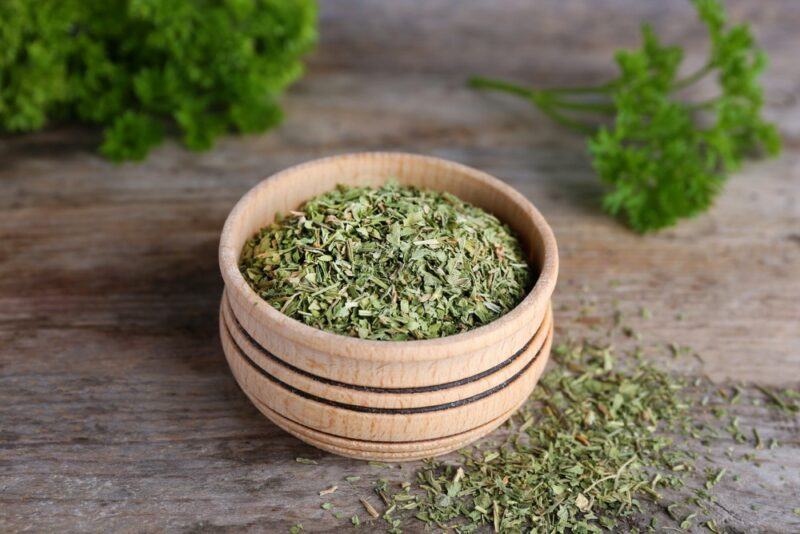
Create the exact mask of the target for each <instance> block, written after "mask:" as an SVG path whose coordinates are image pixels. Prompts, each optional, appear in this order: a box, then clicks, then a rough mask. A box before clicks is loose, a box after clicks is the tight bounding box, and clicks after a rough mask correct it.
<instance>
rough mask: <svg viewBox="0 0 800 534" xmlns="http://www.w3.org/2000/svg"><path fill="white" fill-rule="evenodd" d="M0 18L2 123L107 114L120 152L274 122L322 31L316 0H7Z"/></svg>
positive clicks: (39, 123)
mask: <svg viewBox="0 0 800 534" xmlns="http://www.w3.org/2000/svg"><path fill="white" fill-rule="evenodd" d="M0 21H2V23H0V131H7V132H25V131H33V130H38V129H40V128H42V127H44V126H45V125H46V123H47V122H48V121H51V120H65V119H66V120H78V121H82V122H88V123H93V124H99V125H102V126H103V127H104V128H105V131H104V142H103V144H102V146H101V147H100V151H101V152H102V153H103V154H104V155H106V156H107V157H109V158H111V159H114V160H125V159H142V158H144V157H145V156H146V155H147V152H148V151H149V150H150V149H151V148H152V147H153V146H155V145H157V144H158V143H159V142H161V140H162V139H163V136H164V132H165V130H167V129H169V128H170V127H172V126H177V128H178V129H179V130H180V131H181V132H182V135H183V142H184V144H185V145H186V146H187V147H188V148H190V149H192V150H205V149H208V148H210V147H211V146H212V144H213V143H214V140H215V139H216V138H217V137H218V136H220V135H222V134H224V133H226V132H228V131H240V132H244V133H251V132H261V131H264V130H266V129H268V128H270V127H272V126H274V125H275V124H277V122H279V121H280V118H281V113H280V108H279V106H278V103H277V100H276V99H277V97H278V96H279V95H280V93H281V91H282V90H283V89H284V88H285V87H286V86H287V85H288V84H289V83H291V82H292V81H294V80H295V79H297V78H298V77H299V76H300V74H301V73H302V64H301V62H300V58H301V57H302V55H303V54H304V53H305V52H306V51H308V49H309V48H310V47H311V45H312V44H313V43H314V41H315V40H316V3H315V2H314V1H313V0H202V1H198V2H174V1H171V0H110V1H107V2H83V1H81V0H39V1H36V2H34V1H31V0H3V1H2V2H0Z"/></svg>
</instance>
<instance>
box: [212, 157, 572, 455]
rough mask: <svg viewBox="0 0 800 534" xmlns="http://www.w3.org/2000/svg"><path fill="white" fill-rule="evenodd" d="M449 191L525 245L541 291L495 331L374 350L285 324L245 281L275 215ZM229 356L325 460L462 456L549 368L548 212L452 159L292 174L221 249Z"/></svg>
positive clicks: (229, 224)
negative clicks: (311, 204) (338, 195)
mask: <svg viewBox="0 0 800 534" xmlns="http://www.w3.org/2000/svg"><path fill="white" fill-rule="evenodd" d="M389 179H395V180H397V181H399V182H400V183H401V184H404V185H415V186H419V187H423V188H427V189H433V190H439V191H448V192H450V193H452V194H454V195H456V196H458V197H459V198H461V199H463V200H465V201H467V202H470V203H472V204H474V205H477V206H480V207H482V208H483V209H485V210H487V211H489V212H491V213H494V214H495V215H496V216H498V217H499V218H500V219H501V220H503V221H504V222H506V223H507V224H508V225H509V226H511V227H512V229H513V230H514V231H515V232H516V233H517V235H518V237H519V238H520V240H521V242H522V245H523V247H524V248H525V250H526V252H527V254H528V261H529V263H530V264H531V265H532V266H533V267H534V269H536V270H537V271H538V279H537V281H536V283H535V285H534V287H533V288H532V289H531V291H530V293H529V294H528V295H527V296H526V297H525V299H524V300H523V301H522V302H521V303H520V304H519V305H518V306H517V307H516V308H514V309H513V310H511V311H510V312H509V313H507V314H506V315H504V316H503V317H501V318H499V319H498V320H496V321H494V322H492V323H490V324H488V325H485V326H482V327H480V328H476V329H474V330H471V331H469V332H466V333H463V334H458V335H454V336H448V337H444V338H438V339H432V340H423V341H371V340H363V339H358V338H352V337H347V336H341V335H337V334H332V333H329V332H324V331H322V330H318V329H316V328H312V327H310V326H307V325H305V324H303V323H301V322H299V321H297V320H295V319H292V318H290V317H288V316H285V315H283V314H282V313H280V312H279V311H278V310H276V309H275V308H273V307H272V306H271V305H270V304H268V303H267V302H266V301H264V300H263V299H261V298H260V297H259V296H258V295H257V294H256V293H255V292H254V291H253V290H252V289H251V288H250V286H249V285H248V284H247V283H246V281H245V280H244V278H243V277H242V275H241V274H240V272H239V268H238V260H239V255H240V253H241V249H242V246H243V245H244V243H245V241H246V240H247V239H249V238H250V237H252V236H253V234H255V233H256V232H257V231H258V230H259V229H260V228H262V227H263V226H266V225H267V224H269V223H271V222H272V221H273V220H274V219H275V216H276V214H277V213H286V212H288V211H289V210H293V209H297V208H298V207H299V206H300V205H301V204H302V203H303V202H304V201H306V200H308V199H310V198H312V197H314V196H317V195H319V194H321V193H324V192H327V191H330V190H332V189H333V188H335V187H336V185H338V184H347V185H370V186H379V185H382V184H383V183H385V182H386V181H388V180H389ZM219 260H220V268H221V271H222V276H223V279H224V280H225V288H226V289H225V294H224V295H223V302H222V306H221V310H220V331H221V335H222V341H223V348H224V350H225V354H226V357H227V359H228V362H229V364H230V366H231V369H232V371H233V373H234V376H235V377H236V379H237V381H238V382H239V384H240V386H241V387H242V389H243V390H244V391H245V393H247V395H248V396H249V397H250V398H251V400H253V402H254V403H255V404H256V406H258V407H259V409H260V410H261V411H262V412H263V413H265V415H267V417H269V418H270V419H271V420H273V421H274V422H275V423H276V424H278V425H279V426H281V427H282V428H285V429H286V430H287V431H289V432H291V433H293V434H295V435H297V436H298V437H300V438H301V439H304V440H305V441H308V442H309V443H313V444H314V445H317V446H319V447H321V448H325V449H327V450H331V451H333V452H337V453H339V454H344V455H347V456H354V457H360V458H378V457H381V458H386V457H387V455H390V456H391V455H395V456H393V457H394V458H395V459H398V460H402V459H413V458H417V457H419V455H420V454H423V452H424V453H430V454H439V453H443V452H447V451H449V450H452V449H454V448H458V447H461V446H463V445H465V444H466V443H467V442H469V441H470V440H472V439H476V438H477V437H480V435H483V434H484V433H486V432H489V431H491V429H493V428H495V427H496V426H497V425H499V424H500V423H502V421H503V420H505V419H506V418H507V417H508V416H510V414H511V413H512V412H513V410H514V409H515V408H516V407H517V406H518V405H519V404H520V403H521V402H523V401H524V399H525V398H527V396H528V395H529V394H530V391H531V390H532V388H533V386H534V385H535V383H536V381H537V380H538V377H539V375H540V374H541V371H542V369H543V367H544V364H545V363H546V360H547V356H548V354H549V349H550V343H551V338H552V335H551V332H552V316H551V312H550V297H551V295H552V292H553V289H554V287H555V283H556V277H557V274H558V252H557V248H556V242H555V238H554V237H553V234H552V231H551V230H550V227H549V226H548V225H547V223H546V222H545V220H544V218H543V217H542V216H541V214H540V213H539V212H538V211H537V210H536V208H534V207H533V206H532V205H531V204H530V202H528V201H527V199H525V197H523V196H522V195H520V194H519V193H517V192H516V191H515V190H514V189H512V188H511V187H509V186H507V185H506V184H504V183H503V182H500V181H499V180H497V179H495V178H492V177H491V176H489V175H487V174H485V173H482V172H480V171H477V170H475V169H471V168H469V167H465V166H463V165H459V164H457V163H452V162H448V161H445V160H441V159H437V158H430V157H424V156H414V155H409V154H395V153H366V154H352V155H344V156H335V157H331V158H326V159H321V160H316V161H312V162H309V163H306V164H303V165H298V166H296V167H292V168H290V169H288V170H285V171H283V172H280V173H278V174H275V175H274V176H272V177H270V178H268V179H266V180H264V181H262V182H261V183H259V184H258V185H256V186H255V187H254V188H253V189H251V190H250V191H249V192H248V193H247V194H245V196H244V197H242V199H241V200H240V201H239V202H238V203H237V204H236V206H235V207H234V209H233V211H231V213H230V215H229V216H228V219H227V221H226V222H225V227H224V229H223V231H222V237H221V240H220V252H219Z"/></svg>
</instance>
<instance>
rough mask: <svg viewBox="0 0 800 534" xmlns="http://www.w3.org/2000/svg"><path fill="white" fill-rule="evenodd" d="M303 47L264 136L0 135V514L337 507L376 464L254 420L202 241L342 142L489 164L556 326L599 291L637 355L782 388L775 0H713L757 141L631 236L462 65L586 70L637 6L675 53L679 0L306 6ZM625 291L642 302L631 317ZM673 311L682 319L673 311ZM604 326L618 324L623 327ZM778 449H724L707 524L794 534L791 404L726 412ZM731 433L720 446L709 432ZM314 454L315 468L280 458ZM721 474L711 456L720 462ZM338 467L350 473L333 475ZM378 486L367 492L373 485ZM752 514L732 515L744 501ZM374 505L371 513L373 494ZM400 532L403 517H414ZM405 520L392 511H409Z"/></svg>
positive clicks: (789, 372) (795, 239) (105, 524)
mask: <svg viewBox="0 0 800 534" xmlns="http://www.w3.org/2000/svg"><path fill="white" fill-rule="evenodd" d="M322 7H323V14H322V36H323V39H322V44H321V46H320V48H319V50H318V52H317V53H316V54H315V55H314V57H313V58H312V59H311V61H310V66H309V73H308V76H307V77H306V78H304V79H303V81H302V82H300V83H299V84H298V85H297V86H296V87H295V88H294V89H293V91H292V92H291V94H290V95H289V96H288V97H287V98H286V112H287V121H286V123H285V124H284V125H283V126H281V127H280V128H279V129H278V130H276V131H275V132H273V133H271V134H269V135H264V136H256V137H238V138H233V137H232V138H229V139H225V140H223V141H222V142H221V143H220V144H219V146H218V147H217V149H216V150H214V151H213V152H210V153H205V154H199V155H198V154H190V153H187V152H185V151H183V150H182V149H180V148H179V147H177V146H176V145H175V143H171V144H168V145H166V146H165V147H162V148H160V149H158V150H157V151H156V152H155V153H154V154H153V156H152V157H151V158H150V159H149V160H148V161H147V162H145V163H143V164H126V165H121V166H115V165H112V164H110V163H108V162H105V161H103V160H102V159H99V158H98V157H96V156H95V155H94V154H93V148H94V146H95V144H96V142H97V133H96V132H92V131H88V130H86V129H81V128H60V129H55V130H51V131H48V132H44V133H41V134H36V135H29V136H23V137H15V138H5V139H2V140H0V406H2V409H1V410H0V488H1V489H0V530H3V531H17V530H34V531H48V530H56V529H59V530H68V531H78V530H93V531H111V530H120V531H142V530H145V531H155V530H165V529H168V530H195V531H203V530H213V529H217V528H220V529H231V530H241V529H249V530H263V531H276V530H277V531H281V530H286V529H287V528H288V526H290V525H291V524H293V523H295V522H302V523H303V524H304V525H305V526H306V528H307V530H310V531H316V532H333V531H335V530H340V529H341V528H342V527H343V526H346V525H347V524H348V523H347V519H344V520H337V519H335V518H334V517H333V516H332V515H331V514H330V513H329V512H326V511H324V510H321V509H320V508H319V505H320V503H321V502H323V499H320V498H319V497H318V496H317V491H319V490H320V489H323V488H325V487H328V486H330V485H333V484H338V485H339V488H340V489H339V490H338V491H337V492H336V493H335V494H333V495H331V496H329V497H327V498H326V500H328V501H330V502H332V503H334V504H335V505H336V509H337V510H340V511H342V512H343V513H345V514H346V515H347V517H349V516H350V515H352V514H353V513H359V514H360V515H361V516H362V519H364V518H366V514H365V513H364V511H363V509H362V508H361V505H360V504H359V503H358V497H359V496H364V497H367V498H373V497H372V496H371V484H372V482H374V480H375V479H376V478H377V477H379V476H384V477H387V478H391V479H393V480H401V479H407V478H408V477H409V476H411V475H410V474H411V473H412V472H413V470H414V469H415V468H416V467H417V466H416V465H414V464H410V465H405V466H402V467H401V468H397V467H395V468H393V469H390V470H385V469H381V468H377V467H372V466H369V465H367V464H365V463H363V462H355V461H351V460H346V459H343V458H337V457H334V456H330V455H327V454H323V453H321V452H318V451H316V450H315V449H313V448H311V447H309V446H306V445H303V444H302V443H300V442H298V441H297V440H295V439H294V438H291V437H289V436H288V435H286V434H285V433H283V432H282V431H280V430H279V429H277V428H276V427H275V426H273V425H271V424H270V423H268V422H267V421H266V420H264V419H263V418H262V417H261V416H260V415H259V414H258V412H257V411H256V410H255V408H253V407H252V406H251V405H250V404H249V402H248V401H247V400H246V398H245V397H244V395H243V394H242V393H241V392H239V391H238V389H237V388H236V385H235V383H234V381H233V379H232V378H231V376H230V373H229V372H228V370H227V368H226V366H225V364H224V359H223V357H222V352H221V349H220V347H219V340H218V339H217V335H216V331H217V328H216V314H217V304H218V301H219V294H220V291H221V288H222V284H221V281H220V278H219V274H218V271H217V266H216V245H217V239H218V235H219V230H220V228H221V225H222V221H223V220H224V217H225V215H226V213H227V211H228V210H229V209H230V207H231V206H232V205H233V203H234V202H235V201H236V199H237V198H238V197H239V196H240V195H241V194H242V193H243V192H244V191H245V190H246V189H247V188H248V187H249V186H251V185H252V184H253V183H255V182H256V181H257V179H258V178H259V177H261V176H264V175H267V174H270V173H272V172H274V171H276V170H279V169H281V168H284V167H286V166H288V165H291V164H294V163H297V162H300V161H304V160H307V159H311V158H314V157H318V156H322V155H327V154H332V153H340V152H346V151H354V150H365V149H397V150H407V151H415V152H422V153H427V154H433V155H438V156H442V157H447V158H451V159H455V160H457V161H461V162H463V163H466V164H468V165H473V166H475V167H478V168H481V169H484V170H486V171H488V172H490V173H493V174H495V175H496V176H498V177H500V178H502V179H504V180H506V181H508V182H509V183H511V184H512V185H514V186H515V187H517V188H518V189H519V190H521V191H522V192H523V193H524V194H526V195H527V196H528V197H529V198H531V199H532V200H533V201H534V203H536V204H537V206H539V207H540V209H541V210H542V211H543V212H544V214H545V215H546V216H547V217H548V219H549V220H550V221H551V224H552V225H553V227H554V230H555V232H556V235H557V237H558V239H559V244H560V250H561V257H562V274H561V278H560V286H559V288H558V290H557V294H556V304H557V309H556V323H557V324H558V325H559V332H560V335H561V336H567V335H573V336H578V335H582V334H583V333H589V334H591V333H592V327H593V325H596V324H598V323H599V322H601V321H603V320H605V318H607V317H608V315H609V313H610V311H611V310H612V309H613V308H614V306H615V305H616V304H615V301H619V306H620V307H622V308H624V309H626V311H628V312H630V313H629V315H631V316H632V317H634V318H631V319H630V322H631V324H632V326H634V327H635V328H637V330H639V331H640V332H641V333H642V334H643V335H644V336H645V341H647V342H649V343H652V344H653V345H656V346H662V345H664V344H665V343H667V342H671V341H678V342H680V343H682V344H687V345H691V346H693V347H694V348H696V349H697V350H698V351H699V352H700V354H701V355H702V358H703V360H702V362H700V361H698V360H696V359H693V358H690V359H682V358H679V359H674V360H673V359H671V358H668V357H667V356H666V350H655V349H654V350H652V351H651V352H650V357H652V358H654V359H658V360H660V361H661V362H662V363H663V364H664V365H667V366H670V367H672V368H674V369H675V370H677V371H681V372H688V373H691V374H698V375H699V374H708V375H710V376H711V377H712V378H713V379H715V380H716V381H718V382H720V383H730V382H733V381H738V380H744V381H748V382H752V381H756V382H759V383H764V384H775V385H782V386H797V384H798V376H800V304H798V303H800V150H799V148H800V141H798V139H800V103H798V101H797V95H798V94H800V63H798V62H797V57H796V56H797V50H798V48H799V46H798V45H800V41H798V38H797V28H798V27H799V26H800V4H797V3H796V2H792V1H790V0H782V1H773V2H769V3H764V2H759V3H755V2H744V1H738V2H734V3H733V5H732V10H731V11H732V14H733V17H734V18H736V19H738V20H744V19H748V20H751V21H752V22H753V25H754V28H755V30H756V32H757V34H758V35H759V37H760V39H761V41H762V43H763V44H764V45H765V46H766V48H767V49H768V51H769V52H770V56H771V64H772V67H771V70H770V71H769V73H768V75H767V79H766V86H767V100H768V104H769V114H770V116H771V117H772V118H774V119H775V120H777V121H778V123H779V124H780V128H781V131H782V132H783V134H784V137H785V144H786V150H785V154H784V156H783V157H782V158H780V159H778V160H775V161H770V162H765V163H757V164H753V165H748V166H747V167H746V168H745V169H744V170H743V171H742V172H740V173H739V174H737V175H736V176H735V177H733V178H732V180H731V181H730V183H729V184H728V185H727V187H726V190H725V192H724V194H723V195H722V196H721V198H720V199H719V201H718V203H717V205H716V206H715V208H714V209H713V210H712V211H711V212H710V213H708V214H706V215H703V216H702V217H699V218H697V219H696V220H693V221H688V222H685V223H682V224H681V225H680V226H679V227H677V228H675V229H672V230H668V231H666V232H664V233H661V234H658V235H655V236H648V237H638V236H636V235H633V234H631V233H630V232H628V231H627V230H625V229H624V228H623V227H621V226H620V225H619V224H617V223H616V222H614V221H613V220H611V219H609V218H608V217H607V216H606V215H604V214H603V213H602V212H601V211H600V210H599V208H598V201H597V200H598V196H599V194H600V192H601V190H600V187H599V185H598V183H597V179H596V177H595V176H594V175H593V173H592V171H591V168H590V165H589V160H588V158H587V156H586V155H585V150H584V145H583V142H582V140H580V139H579V138H577V137H574V136H572V135H571V134H569V133H566V132H564V131H563V130H561V129H560V128H559V127H557V126H555V125H551V124H550V123H548V122H547V121H546V120H545V119H544V118H542V117H541V116H540V115H538V114H536V113H535V112H534V111H533V110H531V109H530V108H529V107H527V106H526V105H525V104H524V103H521V102H515V101H513V100H511V99H508V98H503V97H497V96H493V95H483V94H478V93H474V92H472V91H469V90H468V89H466V88H464V86H463V80H464V79H465V78H466V76H468V75H469V74H472V73H482V74H489V75H497V76H510V77H516V78H519V79H521V80H535V81H536V82H537V83H541V84H542V85H562V84H569V83H578V82H587V81H588V82H591V81H599V80H602V79H603V78H604V77H606V76H609V75H611V74H612V73H613V67H612V65H611V63H610V58H611V55H612V53H613V50H614V49H615V48H617V47H619V46H627V45H632V44H635V43H636V42H637V39H638V37H637V31H638V30H637V26H638V22H639V20H641V19H643V18H650V19H652V20H654V22H655V25H656V27H657V29H658V30H659V32H662V33H663V34H664V35H665V37H666V38H668V39H669V40H670V41H675V42H681V43H686V44H687V46H688V51H689V61H690V62H691V63H693V64H698V63H699V62H700V61H701V59H700V58H701V57H702V52H703V46H704V44H703V43H704V39H703V36H702V32H701V31H700V27H699V26H698V25H697V23H696V22H695V21H694V16H693V14H692V12H691V9H690V8H689V6H688V5H687V4H686V3H685V2H683V1H682V0H669V1H662V2H640V1H637V0H602V2H600V1H599V0H598V1H597V2H592V3H591V4H590V3H586V2H558V1H555V0H548V1H541V2H535V3H534V2H523V1H521V0H514V1H504V2H502V3H497V2H490V1H475V2H460V1H456V0H435V1H433V2H411V1H399V2H391V3H375V2H369V1H366V0H361V1H357V0H348V1H339V2H326V3H323V6H322ZM640 305H647V306H648V307H649V308H650V309H651V310H652V312H653V315H654V317H653V318H652V319H651V320H649V321H644V320H642V319H636V318H635V315H636V311H637V310H638V307H639V306H640ZM678 312H680V313H682V314H683V316H684V318H683V319H682V320H679V319H677V317H676V315H677V313H678ZM616 341H617V342H619V343H621V344H624V343H630V341H628V340H625V339H617V340H616ZM737 410H739V412H740V415H741V417H742V425H743V426H745V427H748V428H749V427H750V426H757V427H758V429H759V432H760V433H761V435H762V437H763V438H764V439H767V440H768V439H769V438H771V437H775V438H777V439H779V441H780V442H781V443H782V446H781V447H780V448H778V449H776V450H772V451H762V452H760V453H759V454H758V456H759V458H761V459H763V463H762V464H761V466H760V467H755V466H753V465H751V464H749V463H744V464H742V463H741V462H739V463H737V464H736V466H735V469H736V470H737V472H739V474H740V475H741V479H740V480H739V481H738V482H733V481H725V482H723V483H722V484H721V485H720V488H719V489H718V497H719V509H718V510H717V513H718V516H717V518H718V522H719V523H720V524H721V525H725V526H726V527H727V528H730V529H732V530H738V531H742V532H747V531H773V532H793V531H794V532H796V531H798V530H800V522H799V521H800V518H798V517H797V516H794V515H793V514H792V513H791V510H792V509H793V508H795V507H798V506H800V502H798V501H797V499H796V495H797V492H798V490H800V454H798V452H799V451H800V428H799V427H798V421H797V419H792V418H788V417H778V416H776V415H775V414H774V413H773V412H770V411H767V410H765V409H764V408H763V407H751V406H742V407H739V408H737ZM729 446H735V447H736V451H737V456H739V455H740V454H741V453H742V452H743V451H745V450H748V449H747V448H748V447H751V446H750V445H734V444H733V443H732V442H729V441H726V440H722V441H720V442H719V443H717V444H715V445H714V446H713V448H712V450H711V452H710V454H711V455H712V456H715V457H718V458H723V457H724V452H725V450H726V448H727V447H729ZM297 456H304V457H310V458H316V459H318V460H319V461H320V464H319V465H318V466H307V465H301V464H297V463H295V462H294V458H295V457H297ZM731 467H732V469H733V468H734V466H731ZM346 475H361V476H362V477H363V478H362V480H361V481H359V482H358V483H355V484H353V485H350V484H348V483H346V482H344V481H343V477H344V476H346ZM373 502H374V504H375V505H376V506H378V504H379V503H378V502H377V500H374V501H373ZM753 504H754V505H756V506H757V507H758V509H757V510H752V509H751V505H753ZM379 508H380V507H379ZM417 527H418V526H417ZM412 530H418V528H417V529H412Z"/></svg>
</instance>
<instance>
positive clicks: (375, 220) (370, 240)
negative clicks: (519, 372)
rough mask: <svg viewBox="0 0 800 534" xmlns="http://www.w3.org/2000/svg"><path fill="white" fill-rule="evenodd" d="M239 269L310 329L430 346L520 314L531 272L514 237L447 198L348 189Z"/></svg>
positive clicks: (283, 224) (307, 209) (246, 257)
mask: <svg viewBox="0 0 800 534" xmlns="http://www.w3.org/2000/svg"><path fill="white" fill-rule="evenodd" d="M239 267H240V270H241V272H242V274H243V276H244V277H245V279H246V280H247V282H248V283H249V284H250V286H251V287H252V288H253V289H254V290H255V291H256V292H257V293H258V294H259V295H260V296H261V297H262V298H263V299H265V300H266V301H267V302H269V303H270V304H271V305H272V306H274V307H275V308H277V309H278V310H280V311H281V312H283V313H285V314H286V315H288V316H290V317H293V318H295V319H298V320H300V321H302V322H304V323H306V324H307V325H310V326H313V327H316V328H320V329H322V330H327V331H330V332H334V333H337V334H343V335H347V336H355V337H360V338H366V339H379V340H407V339H429V338H436V337H442V336H448V335H452V334H457V333H460V332H464V331H467V330H470V329H473V328H476V327H478V326H481V325H484V324H487V323H489V322H491V321H493V320H495V319H497V318H498V317H500V316H502V315H503V314H505V313H506V312H508V311H509V310H511V309H512V308H513V307H514V306H516V305H517V304H518V303H519V302H520V301H521V300H522V299H523V298H524V297H525V294H526V293H527V291H528V290H529V288H530V286H531V284H532V282H533V274H532V272H531V269H530V267H529V266H528V264H527V263H526V261H525V255H524V253H523V251H522V249H521V247H520V245H519V243H518V241H517V240H516V238H515V237H514V236H513V235H512V233H511V231H510V229H509V228H508V227H507V226H506V225H504V224H503V223H501V222H500V221H499V220H498V219H497V218H496V217H495V216H493V215H490V214H488V213H486V212H485V211H483V210H481V209H480V208H477V207H475V206H472V205H470V204H467V203H466V202H463V201H462V200H460V199H458V198H457V197H455V196H453V195H451V194H448V193H439V192H434V191H427V190H421V189H417V188H413V187H404V186H400V185H398V184H397V183H389V184H387V185H385V186H383V187H381V188H378V189H372V188H365V187H344V186H340V187H338V188H337V189H336V190H334V191H331V192H329V193H326V194H324V195H321V196H318V197H316V198H314V199H312V200H310V201H308V202H307V203H306V204H305V205H304V206H302V207H301V208H300V210H298V211H292V212H290V213H289V215H288V216H287V217H286V218H281V219H279V220H277V221H276V222H275V223H273V224H271V225H269V226H268V227H266V228H263V229H262V230H261V231H260V232H259V233H258V234H257V235H255V236H254V237H253V238H252V239H250V240H249V241H247V243H246V244H245V245H244V248H243V250H242V254H241V258H240V264H239Z"/></svg>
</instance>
